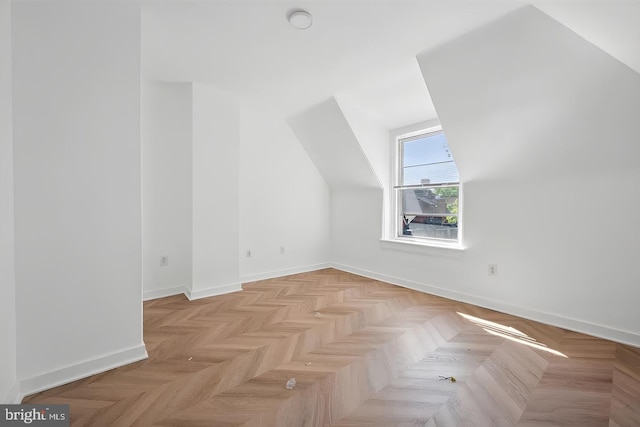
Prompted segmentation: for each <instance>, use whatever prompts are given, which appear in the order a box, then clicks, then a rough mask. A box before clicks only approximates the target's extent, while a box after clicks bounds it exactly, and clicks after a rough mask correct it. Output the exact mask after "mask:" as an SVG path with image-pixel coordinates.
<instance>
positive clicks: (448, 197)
mask: <svg viewBox="0 0 640 427" xmlns="http://www.w3.org/2000/svg"><path fill="white" fill-rule="evenodd" d="M398 191H399V192H400V195H399V197H400V198H401V200H402V213H403V214H405V215H429V216H443V217H449V216H450V217H452V218H451V220H450V221H449V222H454V221H455V220H456V218H457V215H458V187H457V186H455V187H454V186H451V187H437V188H408V189H399V190H398Z"/></svg>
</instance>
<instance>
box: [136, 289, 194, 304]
mask: <svg viewBox="0 0 640 427" xmlns="http://www.w3.org/2000/svg"><path fill="white" fill-rule="evenodd" d="M187 292H189V290H188V288H187V287H186V286H174V287H172V288H164V289H154V290H152V291H145V292H143V294H142V300H143V301H149V300H152V299H157V298H164V297H170V296H173V295H180V294H185V295H187Z"/></svg>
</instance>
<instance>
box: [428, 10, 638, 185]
mask: <svg viewBox="0 0 640 427" xmlns="http://www.w3.org/2000/svg"><path fill="white" fill-rule="evenodd" d="M418 62H419V64H420V67H421V70H422V73H423V77H424V79H425V82H426V84H427V86H428V88H429V92H430V94H431V97H432V99H433V102H434V104H435V106H436V110H437V112H438V116H439V118H440V121H441V123H442V125H443V127H444V129H445V131H446V133H447V137H448V139H449V142H450V145H451V148H452V151H453V154H454V156H455V158H456V163H457V164H458V168H459V169H460V173H461V178H462V179H463V180H464V181H470V180H477V179H494V178H496V177H500V178H505V177H508V178H509V179H515V178H518V177H529V178H533V177H535V178H537V179H553V178H556V177H561V176H563V175H572V176H584V175H596V174H606V173H608V172H611V171H616V172H619V171H621V170H635V169H636V168H637V159H638V158H640V145H639V144H637V138H638V135H640V121H639V120H637V118H638V117H640V75H639V74H638V73H636V72H635V71H633V70H632V69H630V68H629V67H627V66H626V65H624V64H622V63H621V62H619V61H618V60H617V59H615V58H614V57H612V56H610V55H609V54H608V53H606V52H604V51H603V50H601V49H599V48H598V47H596V46H594V45H593V44H591V43H589V42H588V41H586V40H585V39H583V38H582V37H580V36H578V35H577V34H576V33H574V32H573V31H571V30H570V29H568V28H567V27H565V26H563V25H562V24H560V23H559V22H557V21H555V20H554V19H552V18H550V17H549V16H548V15H545V14H544V13H542V12H541V11H540V10H538V9H536V8H534V7H531V6H529V7H524V8H521V9H519V10H517V11H515V12H512V13H510V14H508V15H506V16H505V17H503V18H500V19H498V20H496V21H494V22H493V23H490V24H488V25H486V26H484V27H482V28H480V29H478V30H475V31H473V32H471V33H468V34H466V35H464V36H461V37H460V38H458V39H455V40H453V41H452V42H449V43H447V44H445V45H443V46H441V47H440V48H438V49H435V50H432V51H429V52H425V53H423V54H420V55H418Z"/></svg>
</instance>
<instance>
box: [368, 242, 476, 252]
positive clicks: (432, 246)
mask: <svg viewBox="0 0 640 427" xmlns="http://www.w3.org/2000/svg"><path fill="white" fill-rule="evenodd" d="M380 246H381V247H382V249H386V250H391V251H399V252H408V253H413V254H420V255H444V254H445V252H449V251H451V252H450V254H451V255H453V254H454V253H456V252H462V251H464V249H465V248H464V246H462V245H461V244H460V243H440V242H434V241H422V240H420V241H418V240H415V239H380Z"/></svg>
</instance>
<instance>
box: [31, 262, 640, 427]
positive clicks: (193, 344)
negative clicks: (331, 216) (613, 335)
mask: <svg viewBox="0 0 640 427" xmlns="http://www.w3.org/2000/svg"><path fill="white" fill-rule="evenodd" d="M243 288H244V290H243V291H242V292H237V293H234V294H228V295H223V296H218V297H213V298H207V299H202V300H197V301H191V302H190V301H188V300H187V299H186V298H184V296H174V297H168V298H162V299H157V300H154V301H149V302H146V303H145V304H144V339H145V343H146V345H147V350H148V353H149V359H148V360H145V361H142V362H138V363H134V364H131V365H128V366H125V367H122V368H118V369H114V370H112V371H109V372H106V373H103V374H100V375H95V376H93V377H90V378H86V379H83V380H80V381H76V382H74V383H71V384H68V385H65V386H61V387H57V388H55V389H52V390H48V391H46V392H42V393H39V394H36V395H33V396H30V397H28V398H26V399H25V400H24V403H69V404H70V407H71V421H72V423H71V424H72V425H74V426H134V425H135V426H152V425H154V426H180V427H184V426H240V425H243V426H276V427H281V426H282V427H286V426H292V427H299V426H332V427H338V426H340V427H347V426H352V427H353V426H483V427H484V426H494V425H496V426H516V425H517V426H539V425H576V426H606V425H609V426H640V349H638V348H633V347H630V346H626V345H621V344H616V343H613V342H610V341H605V340H602V339H597V338H593V337H590V336H587V335H582V334H579V333H575V332H570V331H567V330H563V329H559V328H555V327H551V326H547V325H543V324H540V323H536V322H532V321H528V320H524V319H520V318H516V317H513V316H509V315H506V314H502V313H497V312H493V311H490V310H485V309H481V308H478V307H475V306H471V305H467V304H463V303H459V302H455V301H451V300H447V299H443V298H439V297H435V296H431V295H426V294H422V293H420V292H415V291H411V290H407V289H404V288H400V287H396V286H393V285H389V284H385V283H382V282H378V281H375V280H371V279H367V278H364V277H360V276H356V275H353V274H349V273H344V272H341V271H337V270H333V269H326V270H321V271H317V272H312V273H304V274H298V275H293V276H287V277H283V278H279V279H271V280H264V281H260V282H254V283H248V284H245V285H244V286H243ZM452 376H453V377H455V379H456V381H455V382H453V381H451V379H447V378H446V377H452ZM442 377H445V378H442ZM289 378H295V379H296V386H295V387H294V388H293V389H292V390H287V389H286V388H285V383H286V382H287V380H288V379H289Z"/></svg>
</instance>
